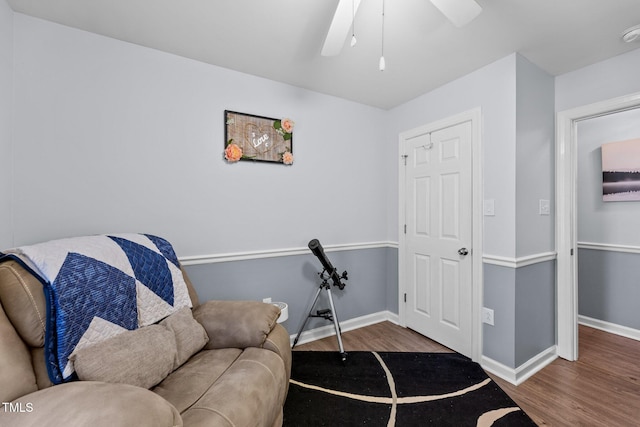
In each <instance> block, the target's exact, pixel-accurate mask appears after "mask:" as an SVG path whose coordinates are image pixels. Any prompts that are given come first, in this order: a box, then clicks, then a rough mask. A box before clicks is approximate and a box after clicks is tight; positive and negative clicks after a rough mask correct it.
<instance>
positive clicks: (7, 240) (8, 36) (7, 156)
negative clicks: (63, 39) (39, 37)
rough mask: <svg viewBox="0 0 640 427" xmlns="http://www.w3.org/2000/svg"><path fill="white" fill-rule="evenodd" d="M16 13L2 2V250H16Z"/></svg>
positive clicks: (0, 237)
mask: <svg viewBox="0 0 640 427" xmlns="http://www.w3.org/2000/svg"><path fill="white" fill-rule="evenodd" d="M12 107H13V12H12V11H11V9H10V8H9V5H8V4H7V3H6V1H5V0H0V183H1V184H0V248H6V247H11V246H13V237H12V236H13V229H12V223H13V216H12V212H13V206H12V204H13V198H12V194H13V167H12V160H13V151H12V150H13V143H12V126H13V113H12V112H13V108H12Z"/></svg>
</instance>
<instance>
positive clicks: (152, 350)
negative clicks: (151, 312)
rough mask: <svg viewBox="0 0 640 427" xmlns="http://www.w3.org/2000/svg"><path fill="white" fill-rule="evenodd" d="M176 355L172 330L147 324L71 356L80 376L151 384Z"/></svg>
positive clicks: (165, 371)
mask: <svg viewBox="0 0 640 427" xmlns="http://www.w3.org/2000/svg"><path fill="white" fill-rule="evenodd" d="M176 357H177V348H176V341H175V337H174V334H173V332H171V331H170V330H169V329H167V328H165V327H163V326H159V325H150V326H145V327H144V328H139V329H135V330H133V331H126V332H123V333H121V334H119V335H116V336H115V337H111V338H109V339H107V340H104V341H101V342H99V343H97V344H94V345H92V346H89V347H85V348H82V349H80V350H78V351H77V352H74V353H73V354H72V355H71V357H70V359H71V360H72V361H73V363H74V367H75V370H76V372H77V374H78V378H80V379H81V380H86V381H104V382H109V383H122V384H130V385H135V386H138V387H144V388H151V387H153V386H154V385H156V384H158V383H159V382H160V381H162V380H163V379H164V378H165V377H166V376H167V375H168V374H169V373H170V372H171V371H172V370H173V364H174V361H175V360H176Z"/></svg>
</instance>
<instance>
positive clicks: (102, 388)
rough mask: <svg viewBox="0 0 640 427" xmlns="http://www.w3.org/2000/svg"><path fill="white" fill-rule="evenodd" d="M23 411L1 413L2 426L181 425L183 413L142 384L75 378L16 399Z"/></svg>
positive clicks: (161, 426)
mask: <svg viewBox="0 0 640 427" xmlns="http://www.w3.org/2000/svg"><path fill="white" fill-rule="evenodd" d="M13 403H14V404H15V405H18V404H19V405H21V406H20V407H21V408H24V409H23V411H13V412H12V411H7V412H0V425H2V426H25V427H26V426H30V427H41V426H89V427H118V426H120V427H123V426H127V427H129V426H135V427H179V426H182V425H183V424H182V419H181V418H180V414H179V413H178V411H177V410H176V408H174V407H173V406H171V404H169V402H167V401H166V400H164V399H162V398H161V397H159V396H158V395H156V394H154V393H152V392H151V391H149V390H145V389H142V388H140V387H133V386H130V385H126V384H107V383H103V382H93V381H74V382H71V383H68V384H62V385H58V386H55V387H50V388H47V389H45V390H40V391H37V392H35V393H31V394H28V395H26V396H23V397H21V398H20V399H18V400H15V401H14V402H13Z"/></svg>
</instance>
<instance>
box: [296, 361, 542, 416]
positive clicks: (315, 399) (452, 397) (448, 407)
mask: <svg viewBox="0 0 640 427" xmlns="http://www.w3.org/2000/svg"><path fill="white" fill-rule="evenodd" d="M363 425H365V426H398V427H404V426H426V425H432V426H459V427H461V426H496V427H498V426H509V427H515V426H535V425H536V424H535V423H534V422H533V421H532V420H531V418H529V416H528V415H527V414H526V413H524V411H522V409H520V408H519V407H518V405H517V404H515V403H514V402H513V400H511V398H510V397H509V396H507V394H506V393H505V392H504V391H503V390H502V389H501V388H500V387H498V385H497V384H496V383H495V382H494V381H492V380H491V379H490V378H489V377H488V376H487V374H486V373H485V372H484V371H483V370H482V368H481V367H480V365H478V364H477V363H474V362H472V361H471V360H470V359H468V358H466V357H464V356H461V355H459V354H455V353H395V352H391V353H383V352H379V353H376V352H351V353H349V354H348V357H347V361H346V363H344V364H343V363H342V361H341V359H340V357H339V354H338V353H337V352H319V351H294V352H293V367H292V373H291V382H290V387H289V395H288V397H287V401H286V403H285V407H284V426H291V427H293V426H296V427H299V426H340V427H342V426H363Z"/></svg>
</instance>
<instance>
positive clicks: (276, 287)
mask: <svg viewBox="0 0 640 427" xmlns="http://www.w3.org/2000/svg"><path fill="white" fill-rule="evenodd" d="M311 237H313V236H311ZM321 243H322V242H321ZM326 254H327V257H328V258H329V260H330V261H331V263H332V264H333V266H334V267H335V268H337V269H338V271H339V272H340V273H342V271H344V270H347V272H348V273H349V280H347V281H345V282H344V283H345V284H346V286H345V287H344V289H343V290H340V289H339V288H337V287H334V286H332V287H331V294H332V296H333V299H334V304H335V307H336V312H337V313H338V319H339V320H340V321H341V322H342V321H344V320H348V319H352V318H355V317H359V316H364V315H367V314H371V313H376V312H380V311H384V310H389V311H391V312H393V313H397V312H398V310H397V292H396V295H393V294H391V295H390V294H389V292H388V290H389V289H393V288H394V287H395V286H394V283H393V282H391V283H389V282H388V281H389V280H393V281H397V279H396V277H397V275H392V276H391V277H390V274H389V273H390V272H393V266H390V265H389V264H390V263H392V262H391V259H393V258H394V257H397V250H396V249H393V248H376V249H361V250H345V251H331V252H329V251H326ZM185 269H186V271H187V274H188V275H189V278H190V279H191V280H192V282H193V284H194V287H195V288H196V290H197V291H198V295H199V296H200V298H201V299H202V300H203V301H204V300H210V299H221V300H233V299H248V300H258V301H260V300H262V299H263V298H267V297H270V298H272V300H273V301H283V302H286V303H287V304H288V305H289V320H287V321H286V322H284V324H283V325H284V326H285V327H286V328H287V330H288V331H289V334H295V333H296V332H297V331H298V329H299V328H300V326H301V325H302V321H303V320H304V319H305V318H306V317H307V314H308V313H309V310H310V309H311V304H312V303H313V297H314V296H315V294H316V292H317V290H318V288H319V284H320V283H321V280H320V279H319V276H318V272H320V271H322V265H321V264H320V262H319V261H318V259H317V258H316V257H315V256H314V255H313V254H311V253H309V254H308V255H293V256H282V257H275V258H265V259H254V260H248V261H231V262H221V263H213V264H203V265H191V266H187V267H185ZM326 298H327V292H325V291H322V292H321V298H320V299H319V300H318V303H317V305H316V307H315V309H322V308H329V303H328V301H327V299H326ZM323 325H331V323H330V322H328V321H326V320H323V319H311V320H310V322H309V323H308V325H307V327H306V328H305V330H308V329H311V328H313V327H316V326H323Z"/></svg>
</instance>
